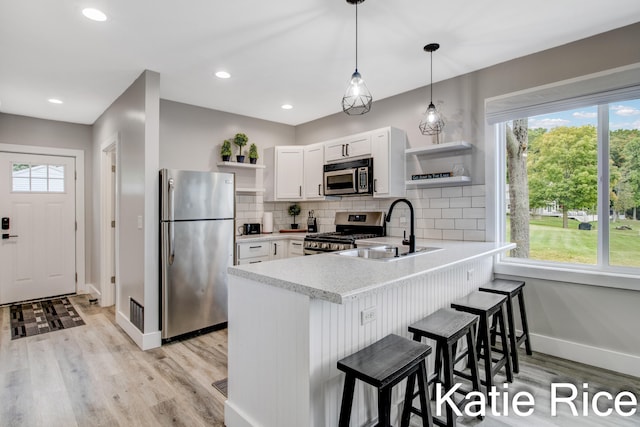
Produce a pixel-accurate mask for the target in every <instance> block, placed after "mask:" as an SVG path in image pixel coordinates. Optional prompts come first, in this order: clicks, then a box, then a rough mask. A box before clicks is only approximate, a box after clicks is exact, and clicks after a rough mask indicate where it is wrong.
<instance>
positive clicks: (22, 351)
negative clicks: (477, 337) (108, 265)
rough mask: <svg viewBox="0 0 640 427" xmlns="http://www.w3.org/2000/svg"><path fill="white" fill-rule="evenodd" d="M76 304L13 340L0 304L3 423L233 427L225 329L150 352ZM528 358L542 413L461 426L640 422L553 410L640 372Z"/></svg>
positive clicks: (630, 381)
mask: <svg viewBox="0 0 640 427" xmlns="http://www.w3.org/2000/svg"><path fill="white" fill-rule="evenodd" d="M71 301H72V302H73V304H74V306H75V307H76V308H77V309H78V311H79V312H80V315H81V316H82V318H83V319H84V321H85V322H86V325H85V326H80V327H75V328H71V329H65V330H62V331H55V332H50V333H47V334H44V335H40V336H34V337H28V338H21V339H17V340H14V341H12V340H11V332H10V330H9V309H8V307H2V308H0V426H3V427H4V426H29V427H31V426H47V427H56V426H65V427H68V426H222V425H224V423H223V420H224V416H223V411H224V410H223V407H224V399H225V398H224V396H223V395H222V394H221V393H220V392H219V391H218V390H216V389H215V388H214V387H212V385H211V383H213V382H214V381H217V380H220V379H223V378H225V377H226V376H227V334H226V330H223V331H216V332H211V333H209V334H206V335H201V336H199V337H195V338H191V339H189V340H184V341H178V342H174V343H171V344H168V345H164V346H162V347H161V348H159V349H154V350H150V351H146V352H143V351H141V350H139V349H138V347H137V346H136V345H135V344H134V343H133V342H132V341H131V339H130V338H129V337H128V336H127V335H126V334H125V333H124V332H123V331H122V330H121V329H120V327H118V326H117V325H116V324H115V321H114V318H115V315H114V311H113V308H106V309H105V308H101V307H98V306H95V305H89V303H88V300H87V297H86V296H75V297H71ZM521 354H523V353H521ZM521 360H522V366H521V371H520V373H519V374H518V375H517V376H516V379H515V381H514V383H512V384H510V385H509V391H510V392H511V393H516V392H518V391H521V390H525V391H528V392H529V393H531V394H533V395H534V397H535V399H536V408H535V412H534V414H533V415H531V416H529V417H513V416H510V417H502V416H495V415H488V416H487V417H486V418H485V419H484V420H483V421H480V420H477V419H475V418H469V417H466V418H464V417H461V418H459V419H458V425H460V426H480V427H493V426H496V427H503V426H525V425H526V426H536V427H537V426H562V427H566V426H621V427H626V426H640V413H637V414H636V415H634V416H633V417H629V418H623V417H614V416H611V417H604V418H601V417H596V416H594V415H593V414H592V415H591V416H589V417H587V418H585V417H572V416H571V415H570V413H569V411H568V409H566V408H564V407H560V413H559V416H557V417H551V416H550V403H549V399H550V385H549V384H550V383H552V382H568V383H573V384H575V385H577V386H578V390H579V391H580V392H582V384H583V383H588V384H589V392H590V394H591V395H593V393H595V392H596V391H600V390H606V391H609V392H612V393H616V392H618V391H620V390H630V391H632V392H634V393H635V394H636V396H639V395H640V379H639V378H635V377H629V376H624V375H619V374H616V373H614V372H610V371H606V370H602V369H597V368H593V367H591V366H586V365H582V364H579V363H575V362H571V361H567V360H563V359H558V358H554V357H550V356H546V355H542V354H537V353H534V355H533V356H529V357H528V356H525V355H523V357H522V358H521ZM581 408H582V406H581V405H578V409H579V410H581ZM600 409H601V410H604V409H605V407H604V406H601V407H600ZM416 422H417V418H415V417H414V418H413V419H412V425H419V424H415V423H416ZM300 427H304V426H300Z"/></svg>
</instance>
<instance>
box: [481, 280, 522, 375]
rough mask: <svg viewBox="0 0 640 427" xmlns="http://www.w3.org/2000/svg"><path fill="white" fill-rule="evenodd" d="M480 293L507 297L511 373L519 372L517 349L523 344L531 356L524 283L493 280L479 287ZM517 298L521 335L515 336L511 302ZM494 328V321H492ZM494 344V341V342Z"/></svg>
mask: <svg viewBox="0 0 640 427" xmlns="http://www.w3.org/2000/svg"><path fill="white" fill-rule="evenodd" d="M480 290H481V291H482V292H491V293H494V294H499V295H504V296H506V297H507V324H508V327H509V343H510V345H511V349H510V350H511V362H512V365H513V372H514V373H516V374H517V373H518V372H520V363H519V361H518V348H519V347H520V346H521V345H522V343H523V342H524V345H525V349H526V351H527V354H528V355H529V356H531V354H533V353H532V351H531V340H530V339H529V323H528V322H527V310H526V309H525V305H524V282H523V281H520V280H505V279H495V280H493V281H491V282H489V283H487V284H484V285H482V286H480ZM516 297H517V298H518V305H519V308H520V321H521V323H522V335H520V336H517V333H516V324H515V316H514V313H513V300H514V299H515V298H516ZM494 326H495V321H494ZM494 342H495V340H494Z"/></svg>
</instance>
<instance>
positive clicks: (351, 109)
mask: <svg viewBox="0 0 640 427" xmlns="http://www.w3.org/2000/svg"><path fill="white" fill-rule="evenodd" d="M362 2H364V0H347V3H349V4H355V5H356V70H355V71H354V73H353V74H352V75H351V80H350V81H349V86H347V91H346V92H345V94H344V96H343V97H342V111H344V112H345V113H347V114H348V115H350V116H356V115H361V114H365V113H368V112H369V110H371V102H372V101H373V97H372V96H371V92H369V89H367V85H365V84H364V80H362V76H361V75H360V73H359V72H358V3H362Z"/></svg>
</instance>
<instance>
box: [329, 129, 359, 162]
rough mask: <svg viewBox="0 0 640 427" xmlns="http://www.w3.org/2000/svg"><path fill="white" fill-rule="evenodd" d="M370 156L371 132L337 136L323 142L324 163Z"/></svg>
mask: <svg viewBox="0 0 640 427" xmlns="http://www.w3.org/2000/svg"><path fill="white" fill-rule="evenodd" d="M369 156H371V132H364V133H359V134H356V135H351V136H347V137H344V138H339V139H336V140H333V141H328V142H325V144H324V161H325V162H326V163H331V162H336V161H340V160H349V159H354V158H359V157H369Z"/></svg>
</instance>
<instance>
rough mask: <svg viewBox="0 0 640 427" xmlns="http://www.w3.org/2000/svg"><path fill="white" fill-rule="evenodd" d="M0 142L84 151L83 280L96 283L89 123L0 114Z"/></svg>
mask: <svg viewBox="0 0 640 427" xmlns="http://www.w3.org/2000/svg"><path fill="white" fill-rule="evenodd" d="M0 143H4V144H16V145H32V146H39V147H54V148H69V149H73V150H82V151H84V168H85V169H84V180H85V187H84V203H85V205H84V211H85V212H84V213H85V235H84V236H85V275H86V276H85V280H86V282H87V283H95V279H96V277H95V271H94V270H93V269H92V262H91V259H92V250H91V249H92V244H93V243H92V242H93V241H94V238H93V233H92V230H93V229H92V224H91V221H92V218H93V202H92V199H93V193H94V192H93V187H92V186H91V182H92V177H93V164H92V157H93V144H92V142H91V126H88V125H80V124H74V123H66V122H56V121H53V120H43V119H36V118H33V117H25V116H16V115H12V114H4V113H0Z"/></svg>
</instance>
